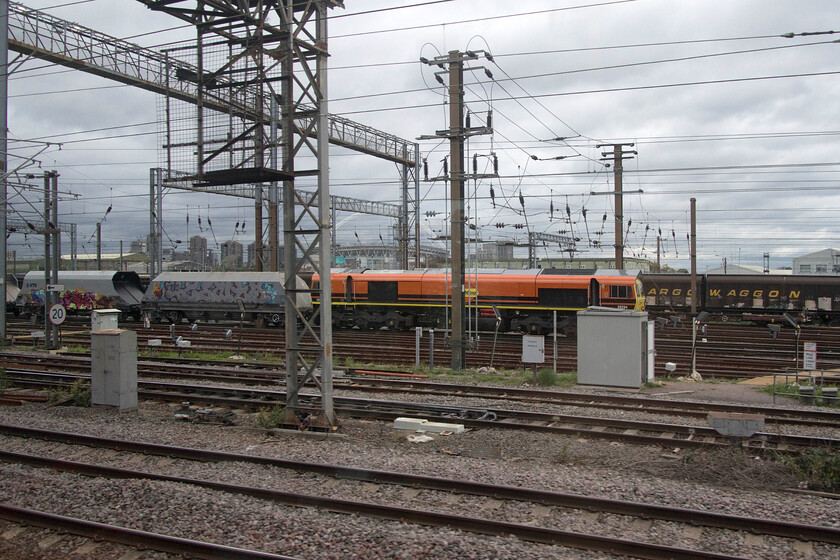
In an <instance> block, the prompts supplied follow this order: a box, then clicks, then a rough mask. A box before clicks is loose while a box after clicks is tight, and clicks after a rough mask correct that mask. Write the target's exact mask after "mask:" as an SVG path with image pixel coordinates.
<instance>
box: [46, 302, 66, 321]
mask: <svg viewBox="0 0 840 560" xmlns="http://www.w3.org/2000/svg"><path fill="white" fill-rule="evenodd" d="M66 318H67V310H66V309H64V306H63V305H61V304H60V303H56V304H55V305H53V306H52V307H50V323H52V324H53V325H60V324H61V323H63V322H64V319H66Z"/></svg>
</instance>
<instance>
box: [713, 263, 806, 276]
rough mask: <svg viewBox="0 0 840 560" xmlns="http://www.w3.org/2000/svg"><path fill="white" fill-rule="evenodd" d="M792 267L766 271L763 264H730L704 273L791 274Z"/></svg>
mask: <svg viewBox="0 0 840 560" xmlns="http://www.w3.org/2000/svg"><path fill="white" fill-rule="evenodd" d="M790 273H791V271H790V269H782V268H779V269H775V270H771V271H769V272H764V267H763V266H756V265H752V264H729V263H727V264H726V265H725V266H719V267H717V268H710V269H709V270H706V271H704V272H703V274H773V275H778V274H782V275H784V274H790Z"/></svg>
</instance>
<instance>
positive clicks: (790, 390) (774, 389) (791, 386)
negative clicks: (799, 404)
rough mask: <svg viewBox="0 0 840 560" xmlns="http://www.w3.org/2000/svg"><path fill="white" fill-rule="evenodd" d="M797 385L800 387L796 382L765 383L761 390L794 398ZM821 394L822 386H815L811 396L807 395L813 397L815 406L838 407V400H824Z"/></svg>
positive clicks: (797, 393)
mask: <svg viewBox="0 0 840 560" xmlns="http://www.w3.org/2000/svg"><path fill="white" fill-rule="evenodd" d="M799 387H800V385H798V384H796V383H776V384H775V385H767V386H766V387H762V388H761V391H762V392H764V393H767V394H770V395H772V394H776V395H780V396H783V397H792V398H796V397H799V396H800V395H799V394H800V391H799ZM822 395H823V388H822V387H816V388H815V390H814V395H813V397H812V396H811V395H808V396H809V397H810V398H813V400H814V402H813V404H814V405H815V406H827V407H830V408H840V400H833V399H832V400H825V399H822V398H820V397H822ZM803 398H804V397H803Z"/></svg>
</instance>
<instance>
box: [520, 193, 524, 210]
mask: <svg viewBox="0 0 840 560" xmlns="http://www.w3.org/2000/svg"><path fill="white" fill-rule="evenodd" d="M519 205H520V206H522V209H523V210H525V197H524V196H522V191H519Z"/></svg>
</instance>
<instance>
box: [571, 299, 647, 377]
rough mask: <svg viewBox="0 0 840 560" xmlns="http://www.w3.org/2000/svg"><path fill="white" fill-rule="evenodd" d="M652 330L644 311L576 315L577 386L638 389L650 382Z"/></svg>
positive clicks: (601, 310)
mask: <svg viewBox="0 0 840 560" xmlns="http://www.w3.org/2000/svg"><path fill="white" fill-rule="evenodd" d="M653 326H654V323H653V322H652V321H648V316H647V313H645V312H644V311H616V310H613V309H606V308H603V307H590V308H589V309H586V310H584V311H578V313H577V344H578V384H580V385H598V386H603V387H628V388H634V389H638V388H640V387H641V386H642V385H644V384H645V383H647V382H648V381H653V354H654V346H653Z"/></svg>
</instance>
